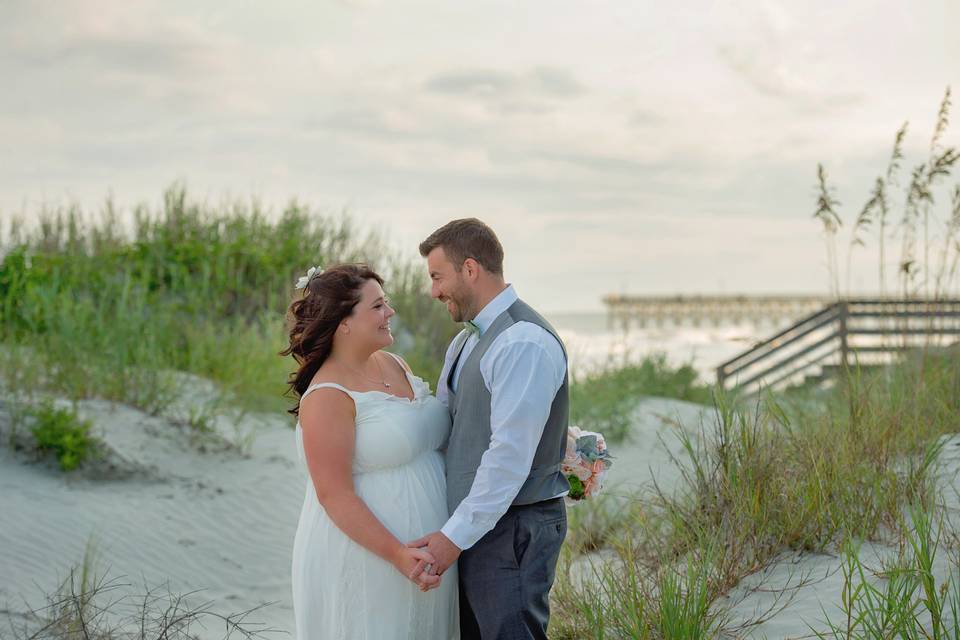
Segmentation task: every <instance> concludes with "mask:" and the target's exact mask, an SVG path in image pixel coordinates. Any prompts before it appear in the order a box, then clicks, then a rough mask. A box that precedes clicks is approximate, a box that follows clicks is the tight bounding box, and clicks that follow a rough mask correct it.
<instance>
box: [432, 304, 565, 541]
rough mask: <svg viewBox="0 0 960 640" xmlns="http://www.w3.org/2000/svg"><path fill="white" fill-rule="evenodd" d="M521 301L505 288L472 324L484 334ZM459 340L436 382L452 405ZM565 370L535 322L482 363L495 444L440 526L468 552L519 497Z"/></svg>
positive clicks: (501, 342) (496, 344)
mask: <svg viewBox="0 0 960 640" xmlns="http://www.w3.org/2000/svg"><path fill="white" fill-rule="evenodd" d="M516 301H517V294H516V292H515V291H514V289H513V286H510V285H508V286H507V288H506V289H504V290H503V291H501V292H500V294H499V295H497V297H495V298H494V299H493V300H491V301H490V302H489V303H488V304H487V306H485V307H484V308H483V309H482V310H481V311H480V313H478V314H477V317H476V318H474V319H473V322H474V324H476V325H477V326H478V327H479V328H480V332H481V334H482V333H483V332H484V331H486V330H487V329H488V328H489V327H490V325H491V324H493V321H494V320H496V319H497V317H498V316H499V315H500V314H502V313H503V312H504V311H506V310H507V309H508V308H509V307H510V305H512V304H513V303H514V302H516ZM478 341H479V338H478V337H477V335H476V334H471V335H470V336H469V337H468V338H467V341H466V343H465V344H464V347H463V351H462V352H461V354H460V359H459V360H458V362H457V369H456V370H455V371H454V372H453V387H454V390H455V391H457V392H458V393H463V390H461V389H460V388H459V386H458V383H459V380H460V369H461V368H462V367H463V363H464V362H466V361H467V358H468V357H469V356H470V353H471V352H472V351H473V349H474V347H476V345H477V342H478ZM456 343H457V339H456V338H454V340H453V341H452V342H451V343H450V346H449V347H447V354H446V357H445V359H444V363H443V370H442V371H441V372H440V381H439V382H438V383H437V398H438V399H439V400H440V401H441V402H443V404H445V405H448V406H449V390H448V389H447V378H448V375H449V373H450V367H451V366H452V364H453V362H452V360H453V358H454V357H455V356H456V353H453V345H454V344H456ZM566 372H567V361H566V358H565V357H564V355H563V348H562V347H561V346H560V343H559V342H557V339H556V338H554V337H553V335H551V334H550V332H549V331H547V330H546V329H544V328H543V327H541V326H539V325H536V324H533V323H532V322H517V323H516V324H513V325H511V326H510V327H508V328H507V329H506V330H504V331H503V332H502V333H500V335H498V336H497V337H496V338H495V339H494V341H493V344H491V345H490V347H489V348H488V349H487V352H486V353H484V354H483V357H482V358H481V359H480V374H481V376H482V377H483V382H484V384H485V385H486V387H487V390H488V391H489V392H490V447H489V448H488V449H487V450H486V451H485V452H484V453H483V456H482V457H481V459H480V467H479V468H478V469H477V475H476V477H475V478H474V480H473V486H472V487H471V488H470V493H469V494H468V495H467V497H466V498H464V499H463V502H461V503H460V505H459V506H458V507H457V509H456V510H455V511H454V512H453V514H452V515H451V516H450V519H449V520H447V523H446V524H445V525H444V526H443V528H442V529H441V532H442V533H443V534H444V535H445V536H447V538H449V539H450V541H451V542H453V543H454V544H455V545H457V546H458V547H459V548H460V549H469V548H470V547H472V546H473V545H474V544H475V543H476V542H477V540H479V539H480V538H482V537H483V535H484V534H485V533H487V532H488V531H490V530H491V529H493V527H494V525H496V524H497V521H498V520H500V518H501V517H503V514H504V513H506V512H507V509H508V508H509V507H510V505H511V504H512V503H513V500H514V498H516V497H517V494H518V493H519V492H520V488H521V487H522V486H523V483H524V482H525V481H526V479H527V475H528V474H529V473H530V468H531V466H532V465H533V456H534V454H535V453H536V451H537V445H538V444H539V443H540V437H541V436H542V435H543V429H544V426H545V425H546V422H547V418H548V417H549V415H550V407H551V405H552V404H553V399H554V398H555V397H556V395H557V391H558V390H559V389H560V387H561V386H562V385H563V379H564V376H565V375H566ZM565 494H566V492H564V493H561V494H559V495H561V496H562V495H565ZM557 497H559V496H557Z"/></svg>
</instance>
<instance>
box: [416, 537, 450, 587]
mask: <svg viewBox="0 0 960 640" xmlns="http://www.w3.org/2000/svg"><path fill="white" fill-rule="evenodd" d="M407 546H408V547H410V548H413V549H423V550H425V551H426V552H427V553H429V554H430V555H431V556H433V558H434V560H435V562H434V563H433V564H432V565H430V566H429V568H427V567H424V569H425V571H424V573H425V574H428V576H442V575H443V574H444V572H445V571H446V570H447V569H449V568H450V565H452V564H453V563H454V562H456V561H457V558H459V557H460V547H458V546H457V545H455V544H453V543H452V542H451V541H450V538H448V537H447V536H445V535H443V533H442V532H440V531H434V532H433V533H429V534H427V535H425V536H423V537H422V538H420V539H419V540H413V541H412V542H408V543H407ZM434 586H436V585H434Z"/></svg>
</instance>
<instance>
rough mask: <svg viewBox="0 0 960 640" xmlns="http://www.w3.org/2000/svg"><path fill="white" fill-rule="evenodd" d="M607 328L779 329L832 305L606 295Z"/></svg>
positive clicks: (801, 300) (819, 300)
mask: <svg viewBox="0 0 960 640" xmlns="http://www.w3.org/2000/svg"><path fill="white" fill-rule="evenodd" d="M603 302H604V304H605V305H606V306H607V326H608V327H610V328H611V329H614V328H618V329H623V330H625V331H626V330H628V329H629V328H630V327H631V326H637V327H647V326H658V327H660V326H684V325H688V326H694V327H699V326H703V325H711V326H724V325H736V324H750V325H754V326H763V325H770V326H775V325H781V324H783V323H785V322H793V321H795V320H797V319H799V318H802V317H803V316H806V315H809V314H811V313H813V312H815V311H818V310H820V309H822V308H823V307H825V306H826V305H829V304H831V303H833V302H835V299H834V298H832V297H830V296H825V295H824V296H820V295H673V296H655V295H650V296H629V295H607V296H604V298H603Z"/></svg>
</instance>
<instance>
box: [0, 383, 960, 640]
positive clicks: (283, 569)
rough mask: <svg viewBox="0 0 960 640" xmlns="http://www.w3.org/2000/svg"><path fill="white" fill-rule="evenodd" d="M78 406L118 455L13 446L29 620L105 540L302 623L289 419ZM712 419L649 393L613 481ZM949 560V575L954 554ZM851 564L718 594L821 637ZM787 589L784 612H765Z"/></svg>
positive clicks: (273, 615)
mask: <svg viewBox="0 0 960 640" xmlns="http://www.w3.org/2000/svg"><path fill="white" fill-rule="evenodd" d="M78 411H79V414H80V416H81V417H83V418H85V419H88V420H91V421H92V422H93V424H94V425H95V427H94V431H95V433H96V434H97V435H98V436H99V437H100V438H101V439H102V440H103V441H104V442H105V443H106V446H107V455H106V457H105V458H104V459H102V460H100V461H99V462H97V463H94V464H93V465H91V466H90V467H89V468H88V469H86V470H82V471H80V472H78V473H76V474H72V475H70V474H64V473H62V472H60V471H59V470H58V469H56V468H55V467H54V466H53V465H52V464H50V463H49V462H37V461H35V460H34V459H33V458H32V457H31V456H29V455H27V454H25V453H23V452H13V451H11V449H10V448H8V447H7V446H3V447H0V514H3V515H2V521H0V522H2V526H0V576H2V581H0V608H2V609H3V610H4V611H5V612H6V613H7V614H8V615H12V616H13V620H16V619H17V618H16V613H17V612H22V611H23V609H24V602H26V603H29V604H30V605H31V606H38V605H41V604H42V603H43V599H42V598H43V593H44V592H50V591H52V590H53V589H54V588H55V587H56V585H57V584H58V583H59V581H60V580H61V579H62V578H63V577H64V576H65V575H66V573H67V572H68V570H69V568H70V567H71V565H75V564H77V563H79V562H80V560H81V558H82V557H83V554H84V549H85V547H86V545H87V543H88V541H91V540H92V541H94V542H95V544H96V547H97V550H98V556H99V563H98V568H99V569H100V571H101V572H102V571H108V573H109V575H110V576H112V577H115V578H122V582H125V583H130V584H131V586H130V587H128V589H129V592H130V593H142V592H143V586H144V585H150V586H158V585H165V584H167V583H168V584H169V589H170V590H171V591H172V592H174V593H178V592H191V591H196V590H201V592H200V593H198V594H195V596H192V597H194V598H195V600H196V602H198V603H199V602H203V601H213V603H214V609H215V610H216V611H218V612H220V613H223V614H228V613H234V612H239V611H243V610H247V609H250V608H253V607H257V606H260V605H264V604H267V603H269V605H268V606H266V607H264V608H262V609H260V610H258V611H257V612H255V613H254V614H252V615H251V616H250V617H249V618H248V621H249V622H255V623H262V624H263V625H264V626H265V627H271V628H275V629H278V630H280V631H283V632H289V633H292V632H293V626H292V625H293V615H292V610H291V604H290V600H291V598H290V567H289V563H290V557H291V548H292V544H293V536H294V532H295V528H296V520H297V516H298V513H299V508H300V504H301V501H302V500H303V495H304V494H303V492H304V487H305V475H304V472H303V470H302V469H301V468H300V467H299V465H298V463H297V460H296V453H295V448H294V435H293V431H292V430H291V429H290V425H289V421H288V419H287V418H286V417H284V416H282V415H280V416H248V417H245V418H243V420H242V421H241V422H239V423H228V421H225V420H221V422H220V423H218V424H217V427H216V428H217V429H218V430H219V431H220V432H221V433H222V436H223V439H224V441H229V440H230V439H234V440H235V439H236V438H237V437H238V434H240V437H242V435H243V434H251V435H252V436H253V437H252V439H251V440H250V442H251V444H250V446H249V450H248V451H246V452H240V451H238V450H237V449H235V448H232V447H221V448H219V449H218V448H217V447H207V449H208V450H207V451H205V452H204V451H200V450H198V448H197V447H196V446H192V445H190V444H188V440H189V439H188V437H187V434H185V433H184V432H183V430H182V429H183V428H182V427H179V426H177V425H176V424H173V423H172V422H171V421H170V420H168V419H164V418H158V417H152V416H149V415H146V414H144V413H142V412H140V411H137V410H135V409H131V408H129V407H125V406H122V405H112V404H110V403H107V402H103V401H85V402H81V403H79V405H78ZM5 418H6V416H4V419H3V420H2V423H3V424H4V425H5V426H7V421H6V419H5ZM711 419H712V410H711V409H709V408H707V407H703V406H700V405H696V404H692V403H688V402H681V401H676V400H668V399H661V398H647V399H644V400H643V401H641V403H640V404H639V406H638V408H637V410H636V413H635V416H634V424H633V430H632V433H631V437H630V440H629V441H628V442H627V443H624V444H622V445H617V446H616V448H615V455H616V457H617V459H616V463H615V465H614V467H613V468H612V470H611V472H610V476H609V480H608V487H607V491H608V492H609V493H611V494H614V495H628V494H630V493H633V492H636V491H638V490H643V489H645V488H647V489H648V488H650V486H651V481H652V479H654V478H655V479H656V482H657V484H658V485H659V486H660V487H661V489H663V490H666V491H670V490H672V488H673V487H675V486H676V483H677V481H678V480H679V478H680V472H679V470H678V469H677V467H676V466H675V465H673V464H671V463H670V456H671V455H673V456H679V455H680V453H681V447H680V442H679V439H678V438H677V437H676V435H677V434H676V431H677V430H678V429H685V430H687V432H688V433H689V434H691V435H695V434H696V432H697V430H698V426H699V425H700V424H701V423H705V422H704V421H709V420H711ZM6 441H7V438H6V434H4V442H6ZM958 470H960V437H952V438H948V439H946V441H945V445H944V448H943V452H942V455H941V460H940V466H939V470H938V473H937V478H938V482H939V486H940V489H941V492H942V495H943V498H944V500H945V502H946V504H947V505H948V506H949V508H950V510H951V511H950V513H951V514H952V517H953V519H954V521H953V524H954V526H956V525H957V524H958V522H957V513H958V508H960V501H958V495H957V490H956V487H957V480H956V477H957V473H958ZM895 551H896V550H895V549H894V548H893V547H886V546H884V545H878V544H868V545H864V547H863V549H862V554H861V557H862V558H863V559H864V561H865V562H867V564H868V565H870V566H871V567H873V566H878V565H879V559H880V558H882V557H884V556H886V555H889V554H891V553H895ZM939 561H940V564H939V565H938V571H939V574H938V575H937V578H938V581H942V580H943V579H944V578H945V575H946V571H947V570H948V567H947V555H946V554H945V553H943V554H941V555H940V557H939ZM839 569H840V559H839V557H838V556H837V555H836V554H796V553H790V554H784V555H783V556H782V557H781V558H780V559H779V560H778V561H777V562H776V563H774V564H773V565H771V566H769V567H767V568H765V569H764V570H762V571H759V572H757V573H756V574H754V575H753V576H750V577H748V578H747V579H746V580H744V581H743V582H742V583H741V584H740V585H739V586H738V587H736V588H735V589H734V590H733V591H732V592H730V593H729V594H727V597H726V598H722V599H721V600H720V601H718V602H717V603H715V606H720V607H724V608H729V612H730V623H731V625H733V627H734V628H736V627H738V626H742V625H746V626H743V627H742V629H741V631H740V632H739V633H738V634H737V637H750V638H763V637H767V638H801V637H809V635H810V627H809V626H808V625H810V626H812V627H813V628H815V629H818V630H822V629H824V624H823V611H824V610H825V611H827V612H828V613H830V614H831V615H838V611H839V610H838V609H837V606H838V605H839V603H840V591H841V588H842V584H843V579H842V572H841V571H840V570H839ZM788 600H789V603H788V604H786V606H783V605H784V604H785V603H787V601H788ZM771 605H773V608H774V610H776V611H777V612H776V614H775V615H773V616H772V617H770V618H769V619H766V620H764V621H763V622H762V623H761V624H751V622H752V621H754V620H756V618H757V617H758V616H760V615H761V614H764V612H767V611H768V610H770V608H771ZM781 607H782V608H781ZM6 626H7V625H6V624H5V623H4V625H3V627H4V628H6ZM197 631H199V632H200V635H201V637H203V638H211V639H212V638H219V637H222V636H223V633H222V628H221V627H217V626H216V625H212V626H211V627H210V628H208V629H206V630H202V629H199V628H198V629H197Z"/></svg>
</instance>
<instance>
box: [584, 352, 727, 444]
mask: <svg viewBox="0 0 960 640" xmlns="http://www.w3.org/2000/svg"><path fill="white" fill-rule="evenodd" d="M649 396H656V397H661V398H675V399H677V400H686V401H689V402H697V403H700V404H711V403H712V401H713V399H712V398H713V397H712V391H711V387H710V386H709V385H707V384H705V383H703V382H702V381H700V380H699V377H698V374H697V371H696V369H694V368H693V366H692V365H690V364H689V363H687V364H681V365H679V366H675V365H673V364H671V363H669V362H668V361H667V357H666V355H665V354H662V353H653V354H651V355H647V356H646V357H644V358H643V359H642V360H640V361H635V360H631V359H630V358H629V357H624V358H622V359H615V360H609V361H607V363H606V364H605V365H604V366H602V367H599V368H596V369H593V370H590V371H587V372H585V373H584V374H583V375H581V376H578V377H577V378H576V379H575V380H574V382H573V383H572V384H571V385H570V423H571V424H575V425H578V426H580V427H581V428H582V429H587V430H589V431H597V432H599V433H602V434H604V437H605V438H606V439H607V440H609V441H610V442H613V443H616V442H621V441H622V440H623V439H624V438H626V437H627V435H628V433H629V431H630V425H631V423H632V421H633V413H634V409H635V408H636V406H637V403H638V402H639V401H640V400H641V399H642V398H643V397H649Z"/></svg>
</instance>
